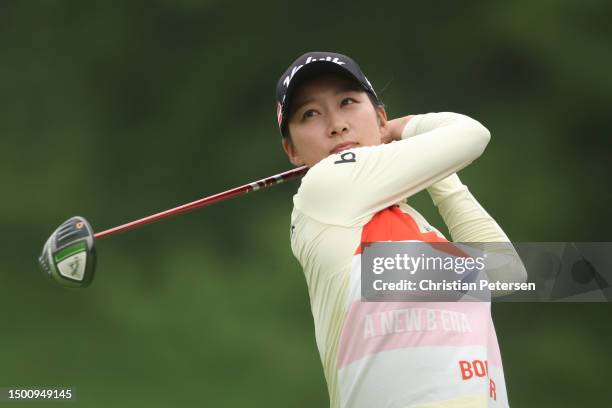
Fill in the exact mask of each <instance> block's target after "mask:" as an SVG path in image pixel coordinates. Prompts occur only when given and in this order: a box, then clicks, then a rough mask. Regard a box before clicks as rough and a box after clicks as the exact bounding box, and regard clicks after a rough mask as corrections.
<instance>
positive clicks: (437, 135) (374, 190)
mask: <svg viewBox="0 0 612 408" xmlns="http://www.w3.org/2000/svg"><path fill="white" fill-rule="evenodd" d="M489 140H490V133H489V131H488V130H487V129H486V128H485V127H484V126H482V125H481V124H480V123H479V122H477V121H476V120H474V119H471V118H469V117H467V116H464V115H460V114H457V113H450V112H444V113H428V114H425V115H415V116H414V117H412V118H411V120H410V121H408V123H407V124H406V126H405V128H404V130H403V132H402V140H400V141H395V142H392V143H388V144H382V145H378V146H363V147H357V148H353V149H348V150H345V151H342V152H340V153H336V154H332V155H330V156H329V157H327V158H325V159H323V160H321V161H320V162H319V163H317V164H316V165H315V166H313V167H312V168H311V169H310V170H309V171H308V173H307V174H306V176H305V177H304V178H303V179H302V184H301V185H300V188H299V190H298V193H297V194H296V195H295V196H294V205H295V207H296V208H297V209H299V210H300V211H302V212H303V213H304V214H306V215H308V216H310V217H312V218H314V219H316V220H317V221H319V222H322V223H327V224H333V225H339V226H347V227H350V226H358V225H363V224H365V223H366V222H367V221H368V220H369V219H370V217H371V216H372V215H373V214H375V213H376V212H378V211H380V210H382V209H384V208H386V207H388V206H390V205H393V204H395V203H397V202H399V201H401V200H403V199H405V198H407V197H409V196H411V195H414V194H416V193H418V192H419V191H421V190H423V189H425V188H426V187H428V186H430V185H431V184H433V183H435V182H437V181H439V180H441V179H443V178H445V177H447V176H449V175H450V174H452V173H454V172H456V171H458V170H460V169H462V168H464V167H466V166H467V165H468V164H470V163H471V162H472V161H474V160H475V159H476V158H478V157H479V156H480V155H481V154H482V152H483V151H484V149H485V147H486V145H487V144H488V142H489Z"/></svg>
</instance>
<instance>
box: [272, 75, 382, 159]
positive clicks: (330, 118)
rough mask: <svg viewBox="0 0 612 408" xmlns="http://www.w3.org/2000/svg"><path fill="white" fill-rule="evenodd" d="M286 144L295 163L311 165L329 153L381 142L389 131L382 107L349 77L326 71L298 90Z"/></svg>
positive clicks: (286, 150) (284, 142)
mask: <svg viewBox="0 0 612 408" xmlns="http://www.w3.org/2000/svg"><path fill="white" fill-rule="evenodd" d="M291 107H292V108H291V112H290V114H289V121H288V129H289V134H290V136H291V137H290V138H289V137H285V138H283V148H284V149H285V152H286V153H287V156H289V160H291V162H292V163H293V164H294V165H296V166H302V165H307V166H308V167H312V166H314V165H315V164H317V163H318V162H319V161H321V160H322V159H324V158H326V157H327V156H329V155H330V154H333V153H337V152H339V151H342V150H345V149H350V148H353V147H358V146H374V145H379V144H381V138H382V137H383V135H384V134H385V133H386V131H387V128H388V126H387V116H386V113H385V111H384V109H383V108H380V107H378V108H375V107H374V106H373V105H372V102H370V99H369V98H368V95H367V93H366V92H365V91H363V90H362V89H361V88H359V86H358V85H357V84H356V83H355V82H353V81H351V80H350V79H348V78H346V77H343V76H341V75H335V74H334V75H325V76H320V77H317V78H315V79H312V80H310V81H308V82H305V83H304V84H302V85H300V87H299V88H298V89H297V90H296V91H295V93H294V95H293V99H292V102H291Z"/></svg>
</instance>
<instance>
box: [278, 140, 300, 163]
mask: <svg viewBox="0 0 612 408" xmlns="http://www.w3.org/2000/svg"><path fill="white" fill-rule="evenodd" d="M281 142H282V144H283V150H284V151H285V153H287V157H289V161H290V162H291V163H292V164H293V165H294V166H303V165H304V161H303V160H302V159H301V158H300V155H299V154H298V152H297V149H296V148H295V146H294V145H293V142H292V141H291V137H289V136H287V137H283V139H282V140H281Z"/></svg>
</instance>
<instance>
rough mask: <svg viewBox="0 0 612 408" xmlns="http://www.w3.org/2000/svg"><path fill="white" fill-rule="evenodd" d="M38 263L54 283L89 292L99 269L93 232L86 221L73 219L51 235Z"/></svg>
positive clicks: (77, 218) (78, 218)
mask: <svg viewBox="0 0 612 408" xmlns="http://www.w3.org/2000/svg"><path fill="white" fill-rule="evenodd" d="M38 263H39V265H40V267H41V269H42V270H43V272H45V274H47V276H49V278H51V279H52V280H54V281H55V282H57V283H59V284H60V285H61V286H64V287H67V288H85V287H87V286H89V285H90V284H91V282H92V281H93V278H94V274H95V269H96V251H95V239H94V235H93V229H92V228H91V226H90V225H89V223H88V222H87V220H86V219H85V218H83V217H72V218H70V219H69V220H67V221H65V222H64V223H62V224H61V225H60V226H59V227H58V228H57V229H56V230H55V231H54V232H53V234H51V236H50V237H49V239H48V240H47V242H46V243H45V246H44V247H43V251H42V254H41V256H40V257H39V258H38Z"/></svg>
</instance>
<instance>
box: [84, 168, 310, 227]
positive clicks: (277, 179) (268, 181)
mask: <svg viewBox="0 0 612 408" xmlns="http://www.w3.org/2000/svg"><path fill="white" fill-rule="evenodd" d="M307 171H308V168H307V167H306V166H302V167H298V168H296V169H292V170H289V171H285V172H284V173H280V174H276V175H274V176H270V177H267V178H264V179H261V180H258V181H254V182H252V183H248V184H245V185H243V186H240V187H235V188H232V189H231V190H227V191H224V192H222V193H218V194H214V195H211V196H208V197H204V198H200V199H199V200H195V201H192V202H190V203H187V204H183V205H180V206H178V207H175V208H171V209H169V210H166V211H162V212H159V213H157V214H153V215H149V216H148V217H144V218H141V219H138V220H135V221H132V222H128V223H127V224H123V225H119V226H117V227H113V228H109V229H107V230H105V231H102V232H98V233H96V234H94V237H95V238H96V239H100V238H103V237H106V236H108V235H112V234H117V233H119V232H123V231H127V230H130V229H134V228H137V227H140V226H141V225H145V224H149V223H151V222H153V221H157V220H161V219H162V218H167V217H170V216H173V215H176V214H181V213H184V212H187V211H191V210H195V209H196V208H200V207H204V206H205V205H209V204H212V203H216V202H218V201H222V200H227V199H228V198H232V197H237V196H239V195H242V194H246V193H249V192H251V191H256V190H259V189H260V188H266V187H270V186H273V185H276V184H279V183H282V182H283V181H287V180H292V179H294V178H298V177H301V176H303V175H304V174H306V172H307Z"/></svg>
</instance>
